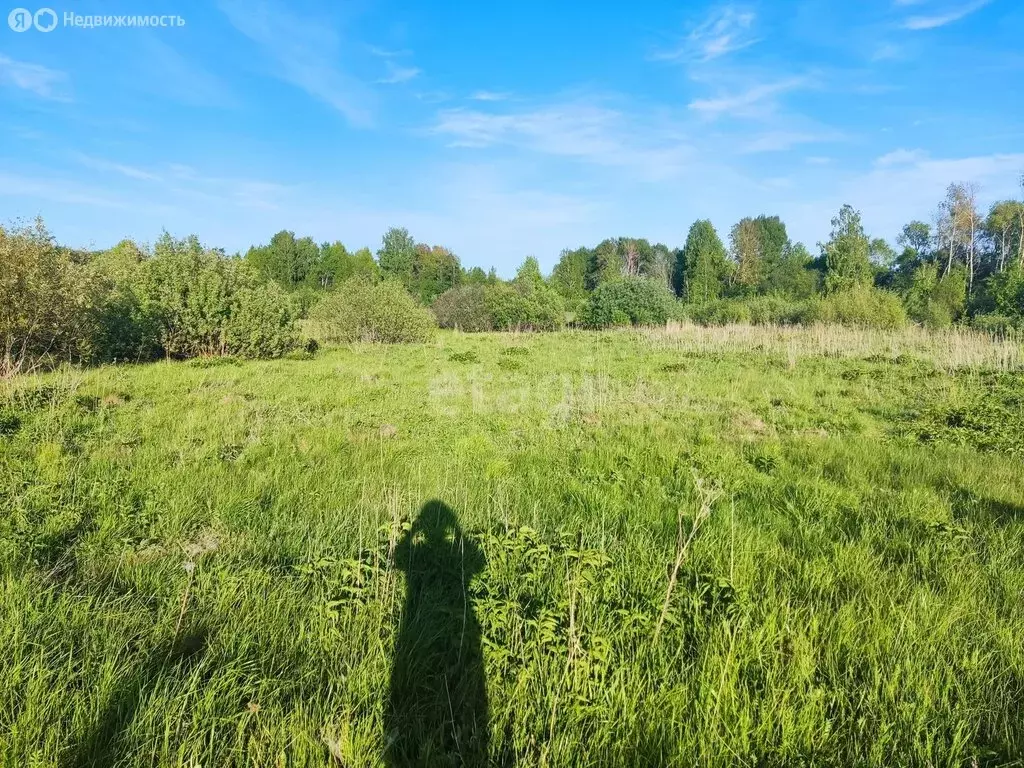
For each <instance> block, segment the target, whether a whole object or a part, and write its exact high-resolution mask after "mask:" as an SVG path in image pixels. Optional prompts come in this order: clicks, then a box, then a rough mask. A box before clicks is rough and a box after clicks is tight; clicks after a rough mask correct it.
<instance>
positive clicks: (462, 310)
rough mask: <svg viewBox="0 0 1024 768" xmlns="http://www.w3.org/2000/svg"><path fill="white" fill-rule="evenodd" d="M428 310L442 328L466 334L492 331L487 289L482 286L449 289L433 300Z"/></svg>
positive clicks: (492, 322) (492, 323)
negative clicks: (456, 329) (453, 329)
mask: <svg viewBox="0 0 1024 768" xmlns="http://www.w3.org/2000/svg"><path fill="white" fill-rule="evenodd" d="M430 309H431V311H432V312H433V313H434V317H436V318H437V324H438V325H439V326H441V327H442V328H458V329H459V330H460V331H467V332H476V331H490V330H493V329H494V319H493V318H492V317H491V312H490V309H489V307H488V305H487V287H486V286H483V285H463V286H458V287H456V288H450V289H448V290H447V291H445V292H444V293H442V294H441V295H440V296H438V297H437V298H436V299H435V300H434V303H433V304H432V305H431V307H430Z"/></svg>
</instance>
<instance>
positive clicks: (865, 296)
mask: <svg viewBox="0 0 1024 768" xmlns="http://www.w3.org/2000/svg"><path fill="white" fill-rule="evenodd" d="M801 319H802V322H804V323H806V324H813V323H826V324H828V323H835V324H839V325H849V326H859V327H864V328H901V327H903V326H904V325H906V324H907V312H906V310H905V309H904V308H903V303H902V302H901V301H900V299H899V297H898V296H896V295H895V294H892V293H889V292H888V291H882V290H879V289H877V288H871V287H867V286H855V287H853V288H850V289H848V290H845V291H837V292H836V293H830V294H828V295H826V296H819V297H816V298H814V299H812V300H811V301H809V302H808V303H807V307H806V310H805V311H804V312H803V314H802V318H801Z"/></svg>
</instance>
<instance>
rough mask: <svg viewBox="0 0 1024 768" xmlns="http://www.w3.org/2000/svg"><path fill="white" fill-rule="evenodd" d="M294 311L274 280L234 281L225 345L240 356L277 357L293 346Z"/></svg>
mask: <svg viewBox="0 0 1024 768" xmlns="http://www.w3.org/2000/svg"><path fill="white" fill-rule="evenodd" d="M294 320H295V313H294V310H293V307H292V305H291V303H290V302H289V300H288V296H287V295H286V294H285V293H284V291H283V290H282V288H281V287H280V286H278V285H277V284H276V283H258V282H255V281H253V280H248V279H245V278H244V277H243V278H242V279H240V280H237V282H236V283H235V286H234V290H233V292H232V295H231V314H230V319H229V320H228V323H227V326H226V328H225V333H224V337H225V348H226V349H227V350H228V353H229V354H232V355H239V356H240V357H249V358H262V357H281V356H282V355H284V354H286V353H287V352H289V351H291V350H292V349H295V347H296V345H297V342H298V336H297V334H296V330H295V322H294Z"/></svg>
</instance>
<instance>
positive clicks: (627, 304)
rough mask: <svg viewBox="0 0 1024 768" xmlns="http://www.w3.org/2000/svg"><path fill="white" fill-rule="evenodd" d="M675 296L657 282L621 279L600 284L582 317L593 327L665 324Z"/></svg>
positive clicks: (640, 278) (642, 279)
mask: <svg viewBox="0 0 1024 768" xmlns="http://www.w3.org/2000/svg"><path fill="white" fill-rule="evenodd" d="M673 304H674V297H673V296H672V293H671V291H669V289H668V288H667V287H666V286H665V285H664V283H662V282H660V281H658V280H650V279H648V278H643V277H624V278H618V279H615V280H609V281H608V282H604V283H601V284H600V285H599V286H598V287H597V289H596V290H595V291H594V292H593V293H592V294H591V295H590V303H589V304H588V306H587V309H586V312H585V314H584V318H585V324H586V325H588V326H590V327H592V328H607V327H609V326H613V325H664V324H665V322H666V321H667V320H668V319H669V317H670V315H671V314H672V312H673Z"/></svg>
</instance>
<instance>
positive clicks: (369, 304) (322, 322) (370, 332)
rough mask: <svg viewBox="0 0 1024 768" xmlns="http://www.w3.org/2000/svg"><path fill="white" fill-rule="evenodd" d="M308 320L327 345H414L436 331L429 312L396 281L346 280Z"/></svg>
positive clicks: (315, 309)
mask: <svg viewBox="0 0 1024 768" xmlns="http://www.w3.org/2000/svg"><path fill="white" fill-rule="evenodd" d="M310 319H311V321H312V324H313V327H314V328H315V333H316V334H318V335H319V336H320V338H321V339H322V340H323V341H326V342H353V341H379V342H383V343H385V344H401V343H417V342H424V341H428V340H429V339H430V338H431V336H432V335H433V333H434V329H435V328H437V321H436V320H435V319H434V315H433V314H431V312H430V310H428V309H425V308H424V307H422V306H420V305H419V304H418V303H416V300H415V299H414V298H413V297H412V296H410V295H409V293H408V292H407V291H406V290H405V288H404V287H403V286H402V284H401V283H399V282H397V281H395V280H385V281H383V282H380V283H371V282H368V281H366V280H363V279H361V278H351V279H349V280H346V281H345V282H343V283H341V284H340V285H339V286H338V287H337V289H336V290H335V292H334V293H332V294H331V295H329V296H327V297H326V298H325V299H324V300H323V301H321V302H320V303H319V304H317V305H316V306H315V307H314V308H313V309H312V310H311V312H310Z"/></svg>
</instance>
